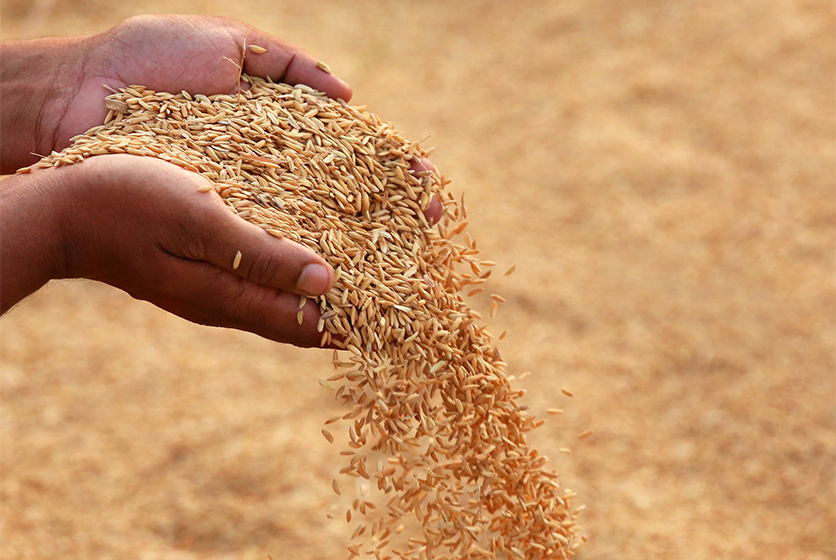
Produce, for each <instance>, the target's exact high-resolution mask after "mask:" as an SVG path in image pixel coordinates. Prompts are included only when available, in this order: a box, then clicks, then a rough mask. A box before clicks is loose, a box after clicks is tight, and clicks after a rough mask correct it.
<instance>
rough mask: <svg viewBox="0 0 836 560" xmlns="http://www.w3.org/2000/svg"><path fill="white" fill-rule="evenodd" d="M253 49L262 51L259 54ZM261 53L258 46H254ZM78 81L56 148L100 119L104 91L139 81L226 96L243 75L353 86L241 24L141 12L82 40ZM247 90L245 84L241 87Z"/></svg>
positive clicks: (336, 88) (335, 89) (334, 92)
mask: <svg viewBox="0 0 836 560" xmlns="http://www.w3.org/2000/svg"><path fill="white" fill-rule="evenodd" d="M250 45H256V46H258V47H262V48H263V49H266V50H265V51H264V52H262V53H256V52H253V51H252V50H250V49H249V46H250ZM257 50H259V49H257ZM83 55H84V56H83V60H82V66H83V68H82V75H83V76H84V79H83V80H82V82H81V84H80V86H79V87H78V90H77V92H76V93H75V95H74V96H73V98H72V99H71V100H69V101H68V106H67V109H66V110H65V111H64V112H63V117H62V118H61V121H60V123H57V129H58V135H57V137H58V138H59V140H60V142H59V146H58V148H59V149H60V148H63V147H64V146H65V145H66V141H68V140H69V138H71V137H72V136H74V135H76V134H81V133H83V132H85V131H86V130H88V129H90V128H92V127H93V126H97V125H99V124H101V123H102V122H103V121H104V118H105V115H106V114H107V109H105V108H104V98H105V96H106V95H108V93H109V92H108V91H107V90H106V89H105V86H106V87H109V88H113V89H119V88H123V87H126V86H130V85H135V84H141V85H144V86H146V87H148V88H149V89H152V90H155V91H167V92H172V93H179V92H181V91H187V92H189V93H191V94H197V93H200V94H203V95H213V94H229V93H233V92H235V91H237V89H238V88H239V87H241V84H240V83H239V77H240V75H241V72H242V71H243V72H245V73H247V74H251V75H254V76H260V77H263V78H267V77H269V78H271V79H272V80H274V81H277V82H283V83H288V84H292V85H295V84H306V85H308V86H310V87H312V88H314V89H317V90H320V91H323V92H325V93H327V94H328V95H329V96H331V97H334V98H341V99H343V100H345V101H348V100H349V99H350V98H351V88H349V86H348V85H346V84H345V83H344V82H343V81H341V80H340V79H339V78H337V77H336V76H334V75H333V74H330V73H329V72H325V71H324V70H322V69H321V68H319V67H318V65H317V60H316V59H315V58H314V57H313V56H311V55H310V54H309V53H307V52H306V51H304V50H303V49H302V48H300V47H298V46H296V45H294V44H292V43H289V42H287V41H283V40H282V39H279V38H278V37H275V36H273V35H271V34H269V33H266V32H264V31H261V30H259V29H257V28H255V27H252V26H250V25H247V24H245V23H242V22H240V21H237V20H234V19H230V18H224V17H213V16H183V15H153V16H152V15H146V16H137V17H133V18H130V19H128V20H126V21H124V22H123V23H121V24H119V25H117V26H116V27H114V28H112V29H110V30H108V31H105V32H104V33H100V34H98V35H93V36H92V37H89V38H88V39H87V42H86V44H85V48H84V49H83ZM244 87H246V85H244Z"/></svg>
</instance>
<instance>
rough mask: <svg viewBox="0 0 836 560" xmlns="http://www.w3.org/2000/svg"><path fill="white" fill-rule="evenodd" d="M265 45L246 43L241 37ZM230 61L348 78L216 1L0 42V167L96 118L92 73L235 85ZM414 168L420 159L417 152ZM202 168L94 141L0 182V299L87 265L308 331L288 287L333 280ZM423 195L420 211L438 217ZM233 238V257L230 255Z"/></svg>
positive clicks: (300, 336) (273, 332)
mask: <svg viewBox="0 0 836 560" xmlns="http://www.w3.org/2000/svg"><path fill="white" fill-rule="evenodd" d="M250 44H255V45H259V46H262V47H264V48H266V49H267V50H266V52H265V53H262V54H255V53H253V52H251V51H249V50H248V49H246V48H245V45H250ZM242 58H243V71H244V72H246V73H248V74H252V75H256V76H261V77H268V76H269V77H270V78H272V79H273V80H274V81H282V82H285V83H290V84H298V83H304V84H307V85H309V86H311V87H313V88H315V89H318V90H321V91H324V92H326V93H327V94H328V95H329V96H332V97H339V98H342V99H344V100H346V101H348V100H349V99H350V98H351V89H350V88H349V86H348V85H346V84H345V83H344V82H342V81H341V80H340V79H339V78H337V77H335V76H334V75H332V74H328V73H326V72H323V71H322V70H320V69H319V68H318V67H317V64H316V59H315V58H313V57H312V56H311V55H310V54H308V53H306V52H305V51H303V50H302V49H300V48H299V47H297V46H295V45H292V44H290V43H287V42H285V41H282V40H281V39H279V38H277V37H274V36H272V35H269V34H266V33H264V32H262V31H259V30H258V29H255V28H253V27H250V26H248V25H246V24H243V23H241V22H238V21H235V20H231V19H227V18H217V17H198V16H174V15H171V16H140V17H136V18H131V19H129V20H126V21H125V22H123V23H122V24H120V25H118V26H116V27H114V28H113V29H110V30H108V31H106V32H104V33H101V34H98V35H93V36H90V37H80V38H70V39H38V40H33V41H25V42H18V43H3V44H2V45H0V74H2V81H0V96H1V97H2V104H3V112H2V114H0V157H1V158H2V159H0V171H2V173H4V174H5V173H12V172H14V170H16V169H18V168H20V167H24V166H27V165H31V164H32V163H34V162H36V161H37V159H38V156H36V155H33V154H48V153H50V152H51V151H53V150H56V151H59V150H61V149H63V148H65V147H66V146H68V145H69V144H70V139H71V138H72V137H73V136H74V135H76V134H81V133H83V132H85V131H86V130H88V129H89V128H91V127H93V126H96V125H98V124H101V123H102V122H103V121H104V118H105V115H106V113H107V111H106V109H105V108H104V98H105V97H106V96H107V95H108V94H109V93H110V92H109V91H108V90H107V89H106V88H105V87H103V86H107V87H109V88H112V89H119V88H121V87H125V86H129V85H133V84H143V85H146V86H147V87H149V88H150V89H153V90H157V91H170V92H175V93H176V92H180V91H181V90H185V91H188V92H189V93H192V94H197V93H202V94H205V95H212V94H218V93H233V92H235V91H236V90H237V89H238V88H239V87H245V86H246V84H244V85H243V86H242V84H240V83H239V75H240V71H241V69H240V68H239V66H238V64H240V62H241V60H242ZM413 169H414V170H415V171H421V170H426V169H433V167H432V165H431V164H430V163H429V161H427V160H423V161H422V162H420V163H416V164H415V165H414V166H413ZM205 184H207V181H206V180H205V179H204V178H202V177H201V176H199V175H197V174H195V173H191V172H188V171H185V170H183V169H181V168H179V167H176V166H174V165H172V164H169V163H167V162H164V161H162V160H157V159H154V158H145V157H137V156H128V155H118V154H114V155H105V156H97V157H93V158H89V159H88V160H85V161H84V162H82V163H80V164H75V165H72V166H66V167H60V168H51V169H45V170H37V171H34V172H32V173H28V174H19V175H14V176H12V177H10V178H8V179H6V180H4V181H2V182H0V263H2V264H1V265H0V312H2V313H5V312H6V311H7V310H9V309H10V308H12V307H13V306H14V305H15V304H17V303H18V302H19V301H21V300H22V299H24V298H25V297H26V296H28V295H30V294H32V293H34V292H35V291H37V290H38V289H39V288H40V287H42V286H43V285H44V284H46V283H47V282H48V281H49V280H51V279H57V278H90V279H93V280H98V281H101V282H106V283H108V284H111V285H113V286H115V287H117V288H120V289H123V290H125V291H126V292H128V293H129V294H131V295H132V296H133V297H135V298H138V299H143V300H147V301H149V302H151V303H153V304H155V305H157V306H159V307H161V308H163V309H165V310H167V311H170V312H172V313H175V314H176V315H179V316H180V317H183V318H185V319H187V320H190V321H193V322H196V323H200V324H204V325H211V326H219V327H231V328H236V329H241V330H245V331H250V332H254V333H256V334H259V335H261V336H264V337H266V338H269V339H272V340H276V341H279V342H287V343H291V344H295V345H298V346H318V345H319V340H320V335H319V333H317V332H316V323H317V319H318V309H317V307H316V306H315V305H314V304H313V303H312V302H309V303H308V308H307V309H306V313H305V321H304V323H303V324H302V325H299V324H298V323H297V320H296V314H297V311H298V304H299V295H298V294H306V295H320V294H323V293H325V292H327V291H328V289H330V287H331V284H332V283H333V281H334V273H333V271H332V269H331V268H330V266H328V265H327V263H326V262H325V261H324V260H323V259H322V258H321V257H319V256H318V255H316V254H315V253H313V252H312V251H310V250H308V249H307V248H305V247H302V246H301V245H298V244H296V243H293V242H290V241H287V240H280V239H276V238H274V237H272V236H270V235H268V234H267V233H266V232H264V231H263V230H261V229H260V228H258V227H256V226H253V225H251V224H248V223H246V222H245V221H243V220H241V219H239V218H238V217H236V216H235V215H233V214H232V212H230V211H229V210H228V209H227V208H226V206H225V205H224V203H223V201H222V200H221V199H220V197H219V196H218V195H217V194H215V193H214V192H212V191H210V192H199V188H200V187H201V186H203V185H205ZM441 213H442V209H441V205H440V203H439V202H438V201H433V204H432V205H431V206H430V208H429V209H428V210H427V211H425V215H427V217H428V218H429V219H430V220H431V221H437V220H438V218H439V217H440V216H441ZM238 251H241V253H242V255H243V258H242V260H241V264H240V266H239V267H238V268H237V269H233V267H232V264H233V261H234V259H235V255H236V253H237V252H238Z"/></svg>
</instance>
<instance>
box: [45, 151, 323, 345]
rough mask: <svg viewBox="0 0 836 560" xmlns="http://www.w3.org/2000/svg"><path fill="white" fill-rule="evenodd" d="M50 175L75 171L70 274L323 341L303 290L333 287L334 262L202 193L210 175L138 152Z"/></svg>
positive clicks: (68, 180) (176, 308)
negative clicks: (299, 317) (302, 306)
mask: <svg viewBox="0 0 836 560" xmlns="http://www.w3.org/2000/svg"><path fill="white" fill-rule="evenodd" d="M46 172H52V173H56V174H57V173H61V174H64V175H65V176H64V177H61V178H60V183H61V184H62V185H64V189H63V192H62V193H61V195H60V196H65V197H67V198H66V204H65V212H64V215H65V216H66V217H65V218H64V222H63V223H64V225H63V228H62V229H63V232H64V233H63V238H64V240H65V255H66V260H65V262H66V265H65V271H64V274H63V276H65V277H84V278H91V279H94V280H99V281H102V282H105V283H108V284H110V285H113V286H116V287H117V288H121V289H123V290H125V291H126V292H128V293H129V294H131V295H132V296H133V297H135V298H137V299H142V300H146V301H149V302H151V303H153V304H155V305H157V306H158V307H161V308H163V309H165V310H167V311H170V312H172V313H174V314H176V315H179V316H180V317H183V318H185V319H187V320H189V321H193V322H195V323H200V324H204V325H211V326H219V327H232V328H236V329H240V330H245V331H250V332H254V333H256V334H259V335H261V336H264V337H266V338H270V339H272V340H276V341H279V342H289V343H292V344H295V345H298V346H319V343H320V333H318V332H317V331H316V326H317V321H318V319H319V310H318V307H317V306H316V305H315V304H314V302H313V301H309V302H308V303H307V307H305V313H304V319H303V323H302V324H301V325H300V324H299V323H298V322H297V313H298V311H299V302H300V295H299V294H307V295H319V294H323V293H325V292H326V291H327V290H328V289H329V288H330V286H331V284H332V283H333V280H334V276H333V271H332V270H331V268H330V267H329V266H328V265H327V264H326V263H325V261H324V260H323V259H322V258H321V257H319V256H318V255H316V254H315V253H313V252H311V251H309V250H308V249H306V248H305V247H303V246H301V245H299V244H297V243H294V242H291V241H288V240H282V239H277V238H275V237H273V236H271V235H269V234H268V233H267V232H265V231H264V230H262V229H261V228H258V227H256V226H254V225H252V224H249V223H247V222H245V221H244V220H242V219H240V218H238V217H237V216H235V215H234V214H233V213H232V212H231V211H230V210H229V208H227V207H226V205H225V204H224V203H223V201H222V200H221V198H220V197H219V196H218V195H217V194H215V192H214V191H208V192H200V190H199V189H200V187H201V186H204V185H208V184H209V183H208V181H207V180H206V179H204V178H203V177H201V176H200V175H197V174H196V173H192V172H189V171H185V170H183V169H181V168H179V167H176V166H175V165H172V164H170V163H167V162H164V161H162V160H158V159H154V158H147V157H138V156H129V155H107V156H99V157H93V158H90V159H87V160H85V161H84V162H82V163H79V164H75V165H72V166H68V167H63V168H58V169H53V170H47V171H46ZM33 175H34V174H33ZM239 252H240V254H241V257H240V259H236V255H237V254H238V253H239ZM236 261H237V262H236ZM236 264H237V267H236Z"/></svg>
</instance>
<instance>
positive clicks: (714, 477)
mask: <svg viewBox="0 0 836 560" xmlns="http://www.w3.org/2000/svg"><path fill="white" fill-rule="evenodd" d="M30 4H31V3H29V2H24V1H22V0H10V1H8V2H4V4H3V12H2V22H0V25H2V27H0V31H2V34H3V38H12V37H23V36H32V35H39V34H55V35H70V34H80V33H90V32H94V31H99V30H101V29H103V28H105V27H107V26H110V25H113V24H115V23H117V22H119V21H121V20H122V19H124V18H125V17H127V16H129V15H134V14H136V13H139V12H138V11H137V10H138V9H139V8H132V7H130V6H128V5H119V4H116V5H114V4H113V3H111V2H104V1H103V0H102V1H94V0H78V1H76V2H73V3H64V2H58V1H54V2H50V1H49V0H44V1H41V2H36V3H34V5H31V6H30ZM141 9H142V11H143V12H155V11H164V10H166V9H170V7H169V6H168V5H166V4H164V3H162V2H156V1H155V0H149V2H146V3H144V4H143V5H142V7H141ZM132 10H133V11H132ZM176 10H177V11H180V12H193V13H224V14H226V15H230V16H234V17H239V18H241V19H244V20H247V21H249V22H251V23H258V24H259V25H260V26H262V27H264V28H266V29H268V30H270V31H273V32H275V33H277V34H279V35H282V36H284V37H286V38H288V39H291V40H294V41H296V42H299V43H301V44H303V45H305V46H306V47H307V48H309V49H310V50H312V51H313V52H314V53H316V54H317V55H318V56H319V57H320V58H322V59H323V60H325V61H326V62H328V63H329V65H330V66H331V67H332V68H333V69H334V70H335V72H336V73H337V74H338V75H340V76H341V77H343V78H345V79H346V80H347V81H349V83H351V84H352V85H353V86H354V87H355V91H356V92H357V96H356V99H355V100H354V101H355V102H356V103H362V104H368V105H369V106H371V107H372V108H373V109H374V111H375V112H376V113H378V114H381V115H383V116H384V117H385V118H386V119H387V120H391V121H393V122H395V123H396V124H397V125H398V127H399V128H400V129H402V130H403V131H404V134H405V136H407V137H409V138H416V139H420V138H423V137H425V136H427V135H428V134H432V135H433V138H432V139H431V141H430V144H432V145H435V146H436V147H437V151H436V152H435V154H434V155H433V161H434V162H435V163H436V164H437V165H438V166H439V168H441V169H443V170H444V171H445V173H446V174H447V175H449V176H451V177H453V178H454V181H455V182H454V184H453V186H454V187H459V188H461V189H464V190H465V191H466V193H467V198H468V201H469V202H468V205H469V207H470V209H471V216H470V222H471V225H470V228H471V229H472V233H473V235H474V237H475V238H477V239H478V240H479V242H480V246H481V247H483V248H485V249H486V250H488V252H489V258H491V259H492V260H495V261H497V262H498V263H499V264H500V266H501V267H505V266H510V265H511V264H515V263H516V264H517V265H518V270H517V272H516V274H515V275H514V276H512V277H510V278H509V279H504V278H498V279H496V280H495V290H496V291H497V292H498V293H501V294H503V295H504V296H505V297H506V299H508V300H509V301H508V304H507V305H506V306H505V307H504V308H503V310H502V312H501V313H500V315H499V317H497V319H496V320H495V321H494V324H495V326H492V330H493V331H494V332H501V331H502V330H504V329H506V328H507V329H508V331H509V334H508V336H507V337H506V339H505V340H504V341H503V342H502V345H501V348H502V352H503V357H504V358H505V359H506V360H507V361H508V362H509V364H512V366H513V368H514V369H515V370H517V371H516V372H517V373H521V372H524V371H527V370H531V371H533V372H535V374H534V375H532V376H531V377H529V378H528V379H527V380H525V381H524V382H522V383H520V386H521V387H522V388H525V389H528V390H529V394H528V395H527V397H526V399H527V402H528V404H529V405H530V406H531V407H532V409H534V410H535V411H537V410H540V411H544V410H545V408H546V407H548V406H555V405H556V406H562V407H563V408H565V409H566V414H564V415H563V416H561V417H558V419H555V420H554V421H552V422H550V423H549V424H547V426H546V427H544V428H543V429H542V430H540V431H539V433H538V432H535V434H534V435H535V436H536V437H534V440H533V443H534V444H535V445H536V446H537V447H538V448H540V449H541V450H543V451H544V452H545V453H546V454H548V455H549V456H551V457H552V464H553V465H554V466H555V467H556V468H557V470H558V471H559V472H560V474H561V480H562V482H563V483H564V484H565V485H566V486H569V487H571V488H573V489H574V490H577V491H578V493H579V498H578V502H579V503H580V502H583V503H586V504H588V508H587V510H586V511H585V512H584V516H583V518H584V525H585V529H586V530H585V532H586V533H588V534H589V535H590V542H589V543H588V544H587V545H586V546H585V547H583V548H582V549H581V551H580V553H579V558H582V559H585V560H589V559H604V558H607V559H610V558H612V559H616V558H618V559H622V558H629V559H637V560H638V559H644V558H670V559H679V558H689V559H692V558H693V559H714V558H735V559H737V558H752V559H755V558H759V559H760V558H776V559H778V558H780V559H793V558H799V559H809V560H824V559H829V558H834V557H836V555H834V547H835V546H836V538H834V501H836V491H834V468H835V467H836V465H834V444H836V442H834V412H836V410H834V364H833V355H834V315H836V310H835V309H834V293H833V292H834V286H833V279H834V200H833V183H834V174H836V170H835V169H834V160H833V153H834V82H835V80H834V55H833V53H834V50H836V49H834V39H833V27H834V15H833V6H832V5H831V4H830V3H825V2H788V1H777V0H776V1H775V2H767V3H763V2H753V1H752V2H738V3H735V4H734V5H727V4H726V3H723V2H719V1H713V0H712V1H709V2H703V3H699V4H694V3H670V2H640V1H637V2H597V1H593V2H572V1H567V2H528V3H525V4H524V6H523V7H517V6H512V5H511V4H510V3H508V5H506V3H500V2H495V3H491V2H456V3H442V2H398V3H388V2H371V1H369V2H365V1H352V2H329V3H327V4H326V3H321V4H316V7H315V8H312V4H311V3H310V2H301V1H299V2H266V1H264V2H257V1H252V2H247V3H241V4H235V5H233V4H231V3H220V2H180V3H178V5H177V6H176ZM474 14H478V15H479V17H478V18H477V17H474ZM483 306H484V311H487V309H488V308H489V307H490V303H489V301H488V300H487V299H486V300H485V301H484V302H483ZM0 328H2V337H1V338H0V351H2V361H1V362H0V382H2V385H0V389H2V410H1V411H0V414H2V432H0V437H2V441H1V442H0V445H2V447H0V451H2V454H1V455H0V473H2V478H0V498H1V499H2V502H0V507H2V510H1V511H0V515H2V545H0V556H2V557H3V558H20V557H28V558H89V557H95V558H101V557H108V556H109V557H113V558H121V557H139V558H172V559H181V558H182V559H192V558H258V559H264V558H266V557H267V555H268V554H269V555H272V556H273V557H274V558H276V559H277V560H278V559H279V558H282V557H293V558H302V559H320V558H322V559H324V558H329V559H330V558H335V557H336V558H341V557H343V555H344V554H345V551H344V549H343V548H342V545H343V543H344V542H345V540H346V537H347V536H350V531H349V529H348V526H347V525H345V523H344V522H343V523H339V522H334V521H329V520H327V519H326V516H325V513H326V511H327V509H328V507H329V506H330V505H331V504H332V498H331V496H333V494H332V493H331V491H330V484H331V478H332V477H333V475H334V473H335V471H336V470H337V469H338V464H339V463H338V457H337V456H336V455H337V450H336V448H334V447H332V446H329V445H328V443H327V442H326V441H325V440H324V439H322V438H321V437H318V434H319V429H320V421H321V419H322V418H323V417H328V416H332V415H333V414H336V413H337V409H336V403H335V402H334V401H333V400H332V398H331V396H330V395H331V392H330V391H328V390H326V389H323V388H321V387H319V385H317V384H316V378H317V377H320V376H321V375H322V373H321V372H322V371H325V370H327V368H329V367H330V364H329V362H330V354H329V353H326V352H323V353H316V352H311V351H302V350H298V349H293V348H286V347H282V346H277V345H275V344H272V343H269V342H267V341H263V340H259V339H257V338H255V337H252V336H249V335H246V334H242V333H234V332H227V331H220V330H211V329H203V328H199V327H195V326H193V325H189V324H186V323H184V322H183V321H180V320H178V319H175V318H173V317H170V316H167V315H165V314H163V313H161V312H158V311H157V310H155V309H153V308H152V307H150V306H149V305H146V304H143V303H138V302H133V301H131V300H130V298H128V297H127V296H125V295H124V294H121V293H119V292H116V291H115V290H112V289H109V288H107V287H104V286H100V285H95V284H92V283H85V282H65V283H57V284H56V285H53V286H51V287H49V288H48V289H47V290H45V291H43V292H41V293H39V294H37V295H36V296H35V297H33V298H31V299H30V300H29V301H27V302H26V303H25V304H24V305H22V306H20V307H19V308H18V309H16V310H14V311H13V312H11V313H10V314H8V316H6V317H4V318H3V320H2V322H1V323H0ZM511 373H514V371H512V372H511ZM561 387H568V388H570V389H571V390H572V391H573V392H574V394H575V399H569V398H567V397H565V396H562V394H561V393H560V388H561ZM332 412H333V414H332ZM589 428H592V429H594V430H595V434H593V436H591V437H589V438H587V439H584V440H581V441H577V440H576V439H575V438H576V436H577V435H578V434H580V433H582V432H583V431H584V430H586V429H589ZM568 442H571V443H568ZM567 444H569V445H571V447H573V449H574V453H573V454H572V455H563V454H559V453H558V449H559V447H562V446H564V445H567Z"/></svg>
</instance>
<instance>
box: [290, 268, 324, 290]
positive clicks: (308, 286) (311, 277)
mask: <svg viewBox="0 0 836 560" xmlns="http://www.w3.org/2000/svg"><path fill="white" fill-rule="evenodd" d="M329 280H330V275H329V274H328V269H327V268H325V267H324V266H323V265H321V264H309V265H307V266H306V267H305V268H303V269H302V274H300V275H299V280H297V281H296V289H297V290H299V291H300V292H302V293H304V294H307V295H311V296H318V295H320V294H324V293H325V292H327V291H328V282H329Z"/></svg>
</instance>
